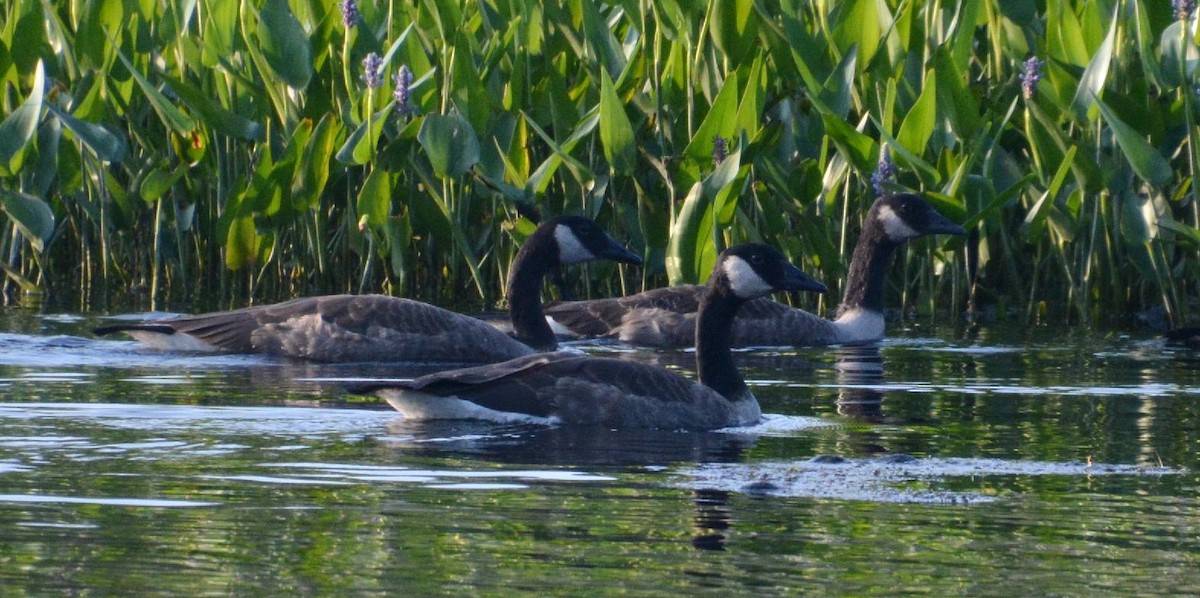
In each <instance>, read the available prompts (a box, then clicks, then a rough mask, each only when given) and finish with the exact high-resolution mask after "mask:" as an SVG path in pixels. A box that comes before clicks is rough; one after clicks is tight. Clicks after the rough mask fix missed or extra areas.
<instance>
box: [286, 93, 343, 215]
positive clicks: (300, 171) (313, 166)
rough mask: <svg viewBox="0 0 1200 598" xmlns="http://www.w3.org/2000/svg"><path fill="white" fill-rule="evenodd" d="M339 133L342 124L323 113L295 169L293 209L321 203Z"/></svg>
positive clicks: (334, 116)
mask: <svg viewBox="0 0 1200 598" xmlns="http://www.w3.org/2000/svg"><path fill="white" fill-rule="evenodd" d="M341 130H342V127H341V124H340V123H339V121H338V119H337V116H336V115H334V114H333V113H328V114H326V115H325V116H324V117H322V118H321V122H319V123H317V128H316V129H315V130H314V131H313V134H312V138H311V140H310V141H309V143H306V144H305V145H304V155H303V156H301V158H300V166H299V168H297V169H296V178H297V181H296V182H295V183H294V184H293V186H292V206H293V207H294V208H297V209H305V208H307V209H314V208H316V207H317V205H318V204H319V203H320V201H321V194H322V193H324V191H325V186H326V185H327V184H328V182H329V166H330V161H331V159H332V157H333V148H334V143H335V142H336V141H337V137H338V134H339V133H340V132H341Z"/></svg>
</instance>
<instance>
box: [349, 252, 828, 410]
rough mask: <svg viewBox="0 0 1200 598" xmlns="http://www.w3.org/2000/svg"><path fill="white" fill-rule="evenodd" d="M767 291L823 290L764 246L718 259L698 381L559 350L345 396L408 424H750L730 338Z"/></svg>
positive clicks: (701, 334)
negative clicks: (379, 401)
mask: <svg viewBox="0 0 1200 598" xmlns="http://www.w3.org/2000/svg"><path fill="white" fill-rule="evenodd" d="M777 290H785V291H802V290H809V291H819V292H824V291H825V290H826V289H825V285H823V284H821V283H820V282H817V281H816V280H813V279H812V278H811V277H809V276H808V275H806V274H804V273H803V272H801V271H800V270H799V269H798V268H796V267H795V266H793V265H792V264H790V263H789V262H788V261H787V258H785V257H784V256H783V254H781V253H779V252H778V251H776V250H774V249H771V248H770V247H767V246H766V245H757V244H752V245H739V246H737V247H733V248H730V249H728V250H727V251H725V252H724V253H722V254H721V256H720V257H719V258H718V261H717V265H716V267H715V268H714V269H713V273H712V276H711V277H710V278H709V279H708V284H707V286H706V287H705V292H704V296H703V297H701V299H700V308H699V317H698V318H697V319H696V329H695V332H694V334H695V335H696V341H695V342H696V371H697V374H698V375H699V378H700V381H699V382H693V381H691V380H689V379H687V378H685V377H683V376H681V375H679V374H677V373H675V372H672V371H669V370H665V369H662V368H660V367H657V366H654V365H650V364H646V363H639V362H635V361H627V360H622V359H611V358H603V357H590V356H586V355H579V354H572V353H565V352H559V353H542V354H538V355H529V356H525V357H519V358H517V359H513V360H510V361H506V362H503V363H497V364H492V365H485V366H479V367H474V368H466V369H460V370H450V371H446V372H440V373H436V374H430V375H427V376H422V377H420V378H417V379H415V380H413V381H411V382H401V383H394V382H390V383H386V384H380V385H375V386H370V387H366V388H359V389H354V390H352V391H351V392H353V393H355V394H372V395H375V396H378V397H381V398H383V399H385V400H386V401H387V402H388V403H390V404H391V405H392V406H393V407H395V408H396V410H398V411H400V412H401V413H403V414H404V415H405V416H406V417H409V418H413V419H484V420H491V421H500V422H517V421H526V422H538V423H548V424H554V423H562V424H575V425H596V426H605V427H609V428H670V429H679V428H687V429H705V430H707V429H714V428H723V427H727V426H744V425H750V424H754V423H756V422H758V421H759V419H760V417H761V415H762V412H761V411H760V410H759V406H758V401H757V400H755V398H754V395H753V394H751V392H750V389H749V388H748V387H747V386H746V383H745V381H744V380H743V379H742V376H741V374H740V373H738V369H737V365H736V364H735V363H734V361H733V355H732V353H731V352H730V333H731V332H732V328H733V319H734V316H735V315H736V313H737V311H738V308H739V307H741V306H742V305H743V304H744V303H746V302H747V301H748V300H750V299H753V298H755V297H762V296H764V295H766V294H768V293H770V292H773V291H777Z"/></svg>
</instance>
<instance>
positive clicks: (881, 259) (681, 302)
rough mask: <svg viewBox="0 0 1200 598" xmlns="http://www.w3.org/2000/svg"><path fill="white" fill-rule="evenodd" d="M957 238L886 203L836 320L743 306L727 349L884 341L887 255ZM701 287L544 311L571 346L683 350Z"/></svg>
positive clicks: (856, 258)
mask: <svg viewBox="0 0 1200 598" xmlns="http://www.w3.org/2000/svg"><path fill="white" fill-rule="evenodd" d="M939 233H942V234H953V235H963V234H966V231H964V230H963V228H962V227H961V226H958V225H957V224H954V223H953V222H950V221H949V220H947V219H946V218H945V217H944V216H942V215H941V214H939V213H937V211H935V210H934V209H933V207H931V206H930V205H929V204H928V203H927V202H926V201H925V200H924V199H923V198H921V196H919V195H914V194H907V193H906V194H898V195H889V196H885V197H882V198H880V199H879V200H877V201H876V202H875V204H874V205H873V206H871V210H870V211H869V212H867V218H866V221H865V222H864V223H863V230H862V234H861V236H859V238H858V244H857V245H856V246H855V247H854V254H853V256H851V259H850V272H849V276H848V277H847V280H846V294H845V297H843V299H842V304H841V307H839V308H838V316H837V319H836V320H833V321H830V320H826V319H825V318H822V317H820V316H817V315H815V314H812V313H809V312H807V311H804V310H801V309H796V308H792V307H788V306H787V305H784V304H782V303H778V302H776V301H772V300H771V299H769V298H765V297H764V298H762V299H757V300H754V301H750V302H749V303H747V304H746V306H745V307H744V308H742V311H741V312H740V313H739V314H738V317H737V320H736V322H735V323H734V327H733V346H735V347H747V346H778V345H794V346H813V345H832V344H838V343H865V342H873V341H877V340H879V339H881V338H883V332H884V318H883V291H884V284H885V281H886V276H887V269H888V266H889V265H890V264H891V261H892V255H893V254H894V253H895V251H896V248H897V247H899V246H900V244H901V243H904V242H905V241H908V240H910V239H915V238H917V237H921V236H925V235H933V234H939ZM703 294H704V287H703V286H700V285H685V286H678V287H666V288H660V289H654V290H650V291H646V292H643V293H639V294H637V295H631V296H628V297H618V298H611V299H593V300H589V301H567V302H561V303H553V304H550V305H548V306H546V314H547V317H548V318H550V320H551V322H550V323H551V326H553V327H554V330H555V332H556V333H558V334H561V335H563V336H565V337H576V338H617V339H620V340H622V341H624V342H627V343H632V344H636V345H649V346H657V347H684V346H689V345H690V344H691V343H692V329H693V328H694V320H695V318H696V314H695V312H696V309H697V308H698V307H699V305H700V298H701V296H703Z"/></svg>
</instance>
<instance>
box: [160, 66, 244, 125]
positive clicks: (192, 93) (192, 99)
mask: <svg viewBox="0 0 1200 598" xmlns="http://www.w3.org/2000/svg"><path fill="white" fill-rule="evenodd" d="M163 79H164V80H166V81H167V82H168V83H170V84H171V89H172V90H173V91H174V92H175V94H176V95H178V96H179V99H180V100H183V103H184V104H187V106H188V108H191V109H192V110H193V111H195V112H196V113H198V114H199V115H200V116H202V117H204V124H206V125H208V126H210V127H212V128H213V129H214V130H215V131H217V132H218V133H222V134H224V135H228V136H230V137H237V138H240V139H245V140H247V141H262V140H263V139H265V138H266V134H265V132H264V129H263V126H262V124H260V123H257V122H254V121H252V120H250V119H248V118H245V117H243V116H241V115H239V114H236V113H234V112H231V111H229V110H226V109H225V108H224V107H222V106H221V105H220V104H218V103H216V102H214V101H213V100H211V99H209V98H208V96H206V95H205V94H204V93H203V92H201V91H200V90H198V89H196V88H195V87H193V86H192V85H189V84H187V83H185V82H183V81H180V80H179V79H175V78H172V77H168V76H166V75H164V76H163Z"/></svg>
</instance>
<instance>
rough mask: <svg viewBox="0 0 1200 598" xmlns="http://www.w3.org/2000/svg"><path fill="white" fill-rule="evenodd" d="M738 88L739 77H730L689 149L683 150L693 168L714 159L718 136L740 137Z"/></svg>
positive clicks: (689, 143)
mask: <svg viewBox="0 0 1200 598" xmlns="http://www.w3.org/2000/svg"><path fill="white" fill-rule="evenodd" d="M737 124H738V86H737V77H728V78H726V79H725V82H724V83H723V84H722V85H721V91H720V92H718V93H717V97H716V99H714V100H713V105H712V108H710V109H709V110H708V114H707V115H705V116H704V120H703V121H702V122H701V123H700V126H699V127H697V128H696V134H695V135H693V136H692V139H691V141H689V142H688V145H687V147H686V148H685V149H684V150H683V158H684V160H686V161H689V162H691V163H692V165H693V166H698V165H701V164H709V163H711V162H712V158H713V140H714V139H716V137H717V136H721V137H724V138H725V139H726V140H733V139H736V138H737V137H738V131H736V130H735V129H736V127H737Z"/></svg>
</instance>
